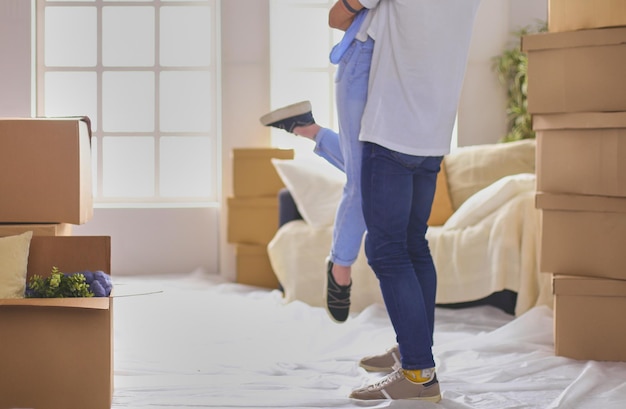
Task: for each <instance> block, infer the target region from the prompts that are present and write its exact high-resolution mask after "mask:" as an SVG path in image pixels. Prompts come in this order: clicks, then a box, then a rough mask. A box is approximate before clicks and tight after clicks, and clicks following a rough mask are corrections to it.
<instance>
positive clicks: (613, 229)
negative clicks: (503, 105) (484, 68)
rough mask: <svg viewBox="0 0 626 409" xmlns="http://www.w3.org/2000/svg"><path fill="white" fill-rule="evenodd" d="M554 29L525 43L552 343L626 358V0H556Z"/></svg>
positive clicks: (559, 349)
mask: <svg viewBox="0 0 626 409" xmlns="http://www.w3.org/2000/svg"><path fill="white" fill-rule="evenodd" d="M548 31H549V32H548V33H542V34H534V35H529V36H526V37H524V38H523V39H522V49H523V50H524V51H525V52H527V54H528V111H529V112H530V113H531V114H532V115H533V129H534V130H535V131H536V132H537V158H536V162H537V165H536V166H537V167H536V169H537V191H538V193H537V198H536V205H537V208H539V209H540V210H541V213H542V237H541V248H540V262H539V263H540V266H539V267H540V270H541V271H542V272H544V273H550V274H552V275H553V291H554V299H555V301H554V314H555V315H554V323H555V327H554V329H555V353H556V354H557V355H561V356H566V357H571V358H575V359H592V360H620V361H625V360H626V349H624V345H625V344H626V327H625V326H624V325H622V324H621V322H622V315H623V313H624V311H626V252H625V251H624V249H623V243H624V242H626V81H624V74H623V72H624V68H623V67H624V65H625V64H626V2H624V1H623V0H595V1H589V0H550V1H549V19H548Z"/></svg>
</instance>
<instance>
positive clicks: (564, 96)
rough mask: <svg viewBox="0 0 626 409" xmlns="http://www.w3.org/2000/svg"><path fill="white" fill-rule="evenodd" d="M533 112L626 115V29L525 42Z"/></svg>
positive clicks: (541, 36) (526, 38) (541, 37)
mask: <svg viewBox="0 0 626 409" xmlns="http://www.w3.org/2000/svg"><path fill="white" fill-rule="evenodd" d="M522 50H523V51H525V52H526V53H527V54H528V112H530V113H531V114H547V113H567V112H605V111H626V81H624V68H623V67H624V66H625V65H626V27H621V28H607V29H596V30H581V31H570V32H564V33H539V34H532V35H527V36H524V37H523V38H522Z"/></svg>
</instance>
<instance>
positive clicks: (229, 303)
mask: <svg viewBox="0 0 626 409" xmlns="http://www.w3.org/2000/svg"><path fill="white" fill-rule="evenodd" d="M115 284H116V287H115V292H116V295H117V296H119V297H118V298H117V299H116V300H115V392H114V399H113V402H114V403H113V408H115V409H118V408H133V409H140V408H177V409H185V408H363V407H369V408H439V409H448V408H449V409H461V408H485V409H499V408H502V409H504V408H537V409H548V408H591V409H595V408H601V409H623V408H625V407H626V363H617V362H593V361H590V362H581V361H574V360H570V359H566V358H561V357H555V356H554V353H553V343H552V312H551V310H550V309H548V308H546V307H537V308H535V309H532V310H531V311H529V312H528V313H526V314H525V315H523V316H521V317H519V318H517V319H513V318H512V317H511V316H508V315H506V314H504V313H502V312H500V311H499V310H497V309H495V308H491V307H478V308H472V309H465V310H444V309H440V310H438V311H437V318H436V320H437V321H436V333H435V355H436V360H437V364H438V377H439V380H440V385H441V389H442V395H443V399H442V401H441V402H440V403H439V404H432V403H425V402H416V401H373V402H358V401H351V400H350V399H348V398H347V396H348V394H349V392H350V390H351V389H353V388H356V387H358V386H361V385H362V384H364V383H369V382H371V381H375V380H377V379H378V378H379V377H380V376H381V375H380V374H368V373H366V372H365V371H363V370H361V369H360V368H358V366H357V361H358V359H359V358H361V357H362V356H365V355H368V354H371V353H378V352H382V351H384V350H385V349H386V348H388V347H389V346H391V345H392V344H393V342H394V339H393V331H392V329H391V327H390V323H389V321H388V318H387V315H386V312H385V309H384V307H382V306H381V305H374V306H371V307H369V308H367V309H366V310H364V311H363V312H362V313H360V314H358V315H354V316H351V318H350V319H349V320H348V321H347V322H346V323H344V324H335V323H333V322H331V320H330V319H329V318H328V317H327V315H326V312H325V311H324V310H323V309H320V308H313V307H310V306H308V305H306V304H303V303H300V302H293V303H290V304H286V305H285V304H283V302H282V300H281V297H280V293H279V292H278V291H268V290H262V289H258V288H252V287H246V286H241V285H237V284H230V283H222V282H221V281H220V280H219V279H217V278H209V277H206V276H203V275H202V274H190V275H184V276H176V277H159V278H154V277H152V278H134V277H118V278H116V279H115ZM153 291H155V292H157V293H154V294H150V295H137V296H130V297H125V296H123V295H127V294H136V293H149V292H153Z"/></svg>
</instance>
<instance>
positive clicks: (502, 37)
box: [0, 0, 547, 279]
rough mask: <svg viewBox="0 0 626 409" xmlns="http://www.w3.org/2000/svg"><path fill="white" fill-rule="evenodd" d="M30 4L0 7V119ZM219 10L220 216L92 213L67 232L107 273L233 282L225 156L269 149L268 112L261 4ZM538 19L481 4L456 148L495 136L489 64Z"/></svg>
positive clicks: (25, 64)
mask: <svg viewBox="0 0 626 409" xmlns="http://www.w3.org/2000/svg"><path fill="white" fill-rule="evenodd" d="M30 3H31V2H30V1H28V0H1V1H0V55H2V56H3V57H2V58H1V59H0V89H1V90H2V92H0V116H29V115H30V113H31V111H30V106H31V98H30V97H31V87H30V76H31V57H30V55H31V53H30V42H31V40H30V35H31V30H30V26H31V24H30V23H31V22H30ZM221 3H222V5H221V13H222V39H221V40H222V47H223V52H222V73H221V75H222V84H221V86H222V93H223V97H222V106H221V110H222V112H221V114H222V135H223V137H222V146H221V151H222V169H223V177H222V198H221V209H219V208H203V209H196V208H189V209H103V208H97V209H96V210H95V215H94V218H93V220H91V221H90V222H88V223H87V224H85V225H82V226H76V227H74V234H76V235H110V236H111V237H112V258H113V260H112V268H113V273H114V274H120V275H121V274H146V273H153V274H154V273H158V274H167V273H184V272H188V271H192V270H195V269H198V268H201V269H203V270H204V271H207V272H211V273H214V272H220V273H221V274H223V275H224V276H226V277H228V278H231V279H232V278H234V246H233V245H230V244H228V243H226V241H225V237H226V234H225V231H226V210H225V209H226V207H225V200H226V198H227V197H228V196H230V195H232V162H231V157H230V152H231V151H232V148H234V147H243V146H267V145H269V144H270V135H269V129H267V128H264V127H262V126H261V125H260V124H259V123H258V117H259V116H260V115H261V114H263V113H265V112H266V111H267V110H268V109H269V106H270V103H269V78H270V75H269V47H270V44H269V21H268V16H269V0H227V1H222V2H221ZM25 5H26V6H25ZM24 7H26V9H27V10H26V11H25V9H24ZM242 10H245V12H241V11H242ZM546 18H547V0H508V1H506V0H483V4H482V5H481V9H480V11H479V16H478V21H477V25H476V33H475V36H474V38H473V44H472V51H471V56H470V63H469V67H468V73H467V76H466V83H465V88H464V92H463V96H462V101H461V105H460V107H459V145H471V144H480V143H491V142H495V141H497V140H498V139H499V138H500V136H502V135H503V134H504V126H505V119H506V117H505V114H504V98H505V97H504V92H505V91H504V90H503V89H502V88H501V87H500V86H499V85H498V84H497V79H496V78H495V75H494V74H493V72H492V71H491V68H490V67H491V65H490V59H491V57H492V56H494V55H496V54H498V53H499V52H500V51H501V50H502V49H503V48H504V46H505V45H506V43H507V42H508V39H509V33H510V32H511V31H513V30H515V29H516V28H518V27H519V26H523V25H527V24H534V23H535V21H536V20H537V19H539V20H545V19H546Z"/></svg>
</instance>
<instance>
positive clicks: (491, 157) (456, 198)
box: [444, 139, 535, 210]
mask: <svg viewBox="0 0 626 409" xmlns="http://www.w3.org/2000/svg"><path fill="white" fill-rule="evenodd" d="M444 162H445V165H446V173H447V176H448V187H449V189H450V199H451V200H452V206H453V207H454V210H457V209H458V208H459V207H460V206H461V205H462V204H463V202H465V201H466V200H467V199H468V198H469V197H470V196H472V195H473V194H474V193H476V192H478V191H479V190H482V189H484V188H485V187H487V186H489V185H490V184H492V183H493V182H495V181H496V180H499V179H501V178H503V177H505V176H509V175H515V174H518V173H535V140H534V139H525V140H521V141H516V142H506V143H495V144H486V145H472V146H464V147H461V148H458V149H456V150H455V151H453V152H451V153H450V154H448V155H447V156H446V157H445V158H444Z"/></svg>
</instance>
